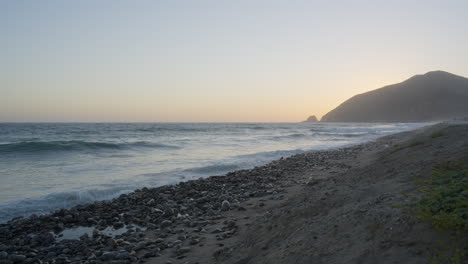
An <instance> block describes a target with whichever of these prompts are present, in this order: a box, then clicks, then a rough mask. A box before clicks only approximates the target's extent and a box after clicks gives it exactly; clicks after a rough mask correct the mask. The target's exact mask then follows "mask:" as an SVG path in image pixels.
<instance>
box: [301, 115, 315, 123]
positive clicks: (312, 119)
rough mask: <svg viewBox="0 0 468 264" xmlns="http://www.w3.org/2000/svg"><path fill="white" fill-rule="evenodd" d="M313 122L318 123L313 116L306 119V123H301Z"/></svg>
mask: <svg viewBox="0 0 468 264" xmlns="http://www.w3.org/2000/svg"><path fill="white" fill-rule="evenodd" d="M313 122H318V119H317V117H316V116H314V115H311V116H309V118H307V120H306V121H303V123H313Z"/></svg>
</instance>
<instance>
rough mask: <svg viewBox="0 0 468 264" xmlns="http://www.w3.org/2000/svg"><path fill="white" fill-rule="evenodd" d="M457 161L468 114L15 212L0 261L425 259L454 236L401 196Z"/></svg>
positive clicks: (3, 229)
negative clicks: (423, 218)
mask: <svg viewBox="0 0 468 264" xmlns="http://www.w3.org/2000/svg"><path fill="white" fill-rule="evenodd" d="M434 132H440V134H441V135H442V136H440V137H436V138H433V137H431V136H430V135H431V134H432V133H434ZM415 142H417V144H416V143H415ZM447 161H462V162H465V163H467V162H468V125H466V124H457V125H450V124H438V125H434V126H431V127H425V128H421V129H417V130H413V131H409V132H402V133H398V134H395V135H390V136H386V137H383V138H379V139H378V140H376V141H372V142H367V143H364V144H361V145H357V146H353V147H349V148H343V149H338V150H331V151H318V152H308V153H304V154H298V155H294V156H291V157H284V158H282V159H280V160H276V161H273V162H271V163H269V164H266V165H264V166H260V167H256V168H253V169H250V170H240V171H235V172H231V173H228V174H227V175H223V176H212V177H209V178H205V179H199V180H193V181H188V182H182V183H179V184H176V185H169V186H163V187H158V188H143V189H140V190H136V191H134V192H132V193H130V194H126V195H121V196H120V197H119V198H116V199H113V200H110V201H101V202H95V203H92V204H87V205H80V206H76V207H73V208H71V209H62V210H59V211H56V212H55V213H52V214H50V215H41V216H36V215H33V216H30V217H26V218H17V219H13V220H11V221H9V222H8V223H6V224H1V225H0V263H137V262H145V263H239V264H240V263H423V262H425V261H427V251H428V250H429V249H431V248H433V247H435V246H437V244H436V243H437V241H446V243H448V244H449V245H451V244H450V243H452V242H451V241H449V240H446V238H445V237H444V236H442V235H440V233H438V232H437V231H436V230H435V229H434V228H433V227H432V226H431V225H430V224H427V223H421V222H418V221H417V220H416V218H415V217H414V215H413V214H412V213H411V212H409V211H408V210H405V209H402V208H395V206H394V205H397V204H402V203H404V202H406V201H407V200H408V198H407V197H406V196H405V195H404V194H411V193H414V192H415V189H416V188H417V186H416V183H415V181H414V180H413V177H415V176H424V175H426V174H427V175H428V174H429V172H430V170H431V168H432V167H433V166H434V165H436V164H438V163H442V162H447ZM459 243H462V245H464V246H466V244H463V243H466V241H459Z"/></svg>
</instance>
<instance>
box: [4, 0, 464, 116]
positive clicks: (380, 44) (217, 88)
mask: <svg viewBox="0 0 468 264" xmlns="http://www.w3.org/2000/svg"><path fill="white" fill-rule="evenodd" d="M467 14H468V1H466V0H463V1H447V0H445V1H442V0H440V1H428V0H421V1H411V0H402V1H394V0H392V1H389V0H385V1H376V0H369V1H330V0H328V1H311V0H310V1H292V0H287V1H286V0H284V1H273V0H265V1H255V0H246V1H240V0H229V1H222V0H212V1H203V0H197V1H195V0H194V1H188V0H185V1H178V0H168V1H157V0H153V1H116V0H109V1H104V0H101V1H95V0H89V1H83V0H80V1H63V0H57V1H46V0H41V1H36V0H31V1H21V0H10V1H8V0H0V72H1V74H0V121H113V122H115V121H135V122H138V121H146V122H153V121H174V122H178V121H188V122H192V121H195V122H198V121H205V122H206V121H216V122H220V121H229V122H234V121H249V122H256V121H260V122H279V121H287V122H294V121H300V120H303V119H305V118H307V116H308V115H312V114H315V115H317V116H319V117H320V116H322V115H323V114H325V113H326V112H328V111H329V110H331V109H333V108H334V107H336V106H337V105H338V104H340V103H341V102H343V101H344V100H346V99H348V98H349V97H351V96H353V95H355V94H357V93H362V92H365V91H368V90H372V89H375V88H379V87H381V86H384V85H387V84H392V83H396V82H400V81H403V80H404V79H407V78H409V77H411V76H412V75H414V74H418V73H425V72H427V71H431V70H444V71H449V72H452V73H454V74H458V75H462V76H468V15H467Z"/></svg>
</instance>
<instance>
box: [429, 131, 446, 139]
mask: <svg viewBox="0 0 468 264" xmlns="http://www.w3.org/2000/svg"><path fill="white" fill-rule="evenodd" d="M443 135H444V133H442V132H441V131H436V132H433V133H432V134H431V138H438V137H441V136H443Z"/></svg>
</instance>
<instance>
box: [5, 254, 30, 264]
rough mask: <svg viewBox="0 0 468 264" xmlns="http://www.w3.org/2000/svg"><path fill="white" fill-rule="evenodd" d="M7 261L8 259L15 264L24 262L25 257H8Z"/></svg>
mask: <svg viewBox="0 0 468 264" xmlns="http://www.w3.org/2000/svg"><path fill="white" fill-rule="evenodd" d="M8 259H10V260H11V261H13V262H15V263H21V262H23V261H25V260H26V256H25V255H10V256H9V257H8Z"/></svg>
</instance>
